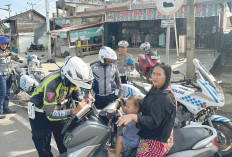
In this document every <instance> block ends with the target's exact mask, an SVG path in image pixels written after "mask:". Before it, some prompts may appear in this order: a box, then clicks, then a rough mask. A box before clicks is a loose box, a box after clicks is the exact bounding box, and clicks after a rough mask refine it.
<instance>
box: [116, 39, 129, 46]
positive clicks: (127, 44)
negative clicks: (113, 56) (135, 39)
mask: <svg viewBox="0 0 232 157" xmlns="http://www.w3.org/2000/svg"><path fill="white" fill-rule="evenodd" d="M118 46H119V47H128V46H129V43H128V42H127V41H126V40H122V41H120V42H119V43H118Z"/></svg>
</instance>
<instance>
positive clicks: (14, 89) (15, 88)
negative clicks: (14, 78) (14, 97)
mask: <svg viewBox="0 0 232 157" xmlns="http://www.w3.org/2000/svg"><path fill="white" fill-rule="evenodd" d="M11 89H12V90H13V92H14V94H18V93H19V92H20V90H19V89H18V87H17V84H16V82H12V85H11Z"/></svg>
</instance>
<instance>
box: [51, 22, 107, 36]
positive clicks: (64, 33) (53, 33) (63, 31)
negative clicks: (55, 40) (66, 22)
mask: <svg viewBox="0 0 232 157" xmlns="http://www.w3.org/2000/svg"><path fill="white" fill-rule="evenodd" d="M103 23H104V22H98V23H92V24H85V25H80V26H72V27H65V28H62V29H58V30H53V31H51V36H60V38H67V32H71V31H78V30H82V31H83V29H86V28H91V27H94V26H97V25H101V24H103ZM98 28H100V27H98ZM71 34H75V33H71Z"/></svg>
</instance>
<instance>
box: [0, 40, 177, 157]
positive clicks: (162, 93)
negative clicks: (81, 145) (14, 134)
mask: <svg viewBox="0 0 232 157" xmlns="http://www.w3.org/2000/svg"><path fill="white" fill-rule="evenodd" d="M8 44H9V40H8V39H7V38H6V37H0V57H1V58H0V106H1V109H2V110H1V114H0V118H4V115H3V114H7V113H15V112H14V111H12V110H10V109H9V107H8V104H9V93H10V84H11V82H10V81H11V73H10V61H11V57H13V56H16V54H14V53H9V52H7V51H6V47H7V46H8ZM118 46H119V54H118V55H117V54H116V53H115V51H114V50H113V49H111V48H110V47H106V46H103V47H102V48H101V49H100V50H99V54H98V56H99V58H98V60H97V61H96V62H94V63H91V64H90V66H88V65H87V64H86V63H85V62H84V61H83V60H82V59H80V58H79V57H77V56H72V57H71V56H68V57H66V58H65V62H64V64H63V66H62V67H61V69H60V71H57V72H54V73H51V74H49V75H48V76H46V77H45V79H44V80H43V81H42V82H41V83H40V84H39V86H38V87H37V88H36V89H35V90H34V92H33V94H32V96H31V98H30V103H29V104H28V108H32V107H33V106H35V116H32V117H29V121H30V124H31V130H32V131H31V133H32V140H33V142H34V145H35V148H36V150H37V151H38V154H39V156H40V157H52V156H53V154H52V152H51V145H50V142H51V137H52V133H53V135H54V138H55V141H56V143H57V147H58V150H59V153H60V154H62V153H64V152H66V151H67V149H66V147H65V146H64V144H63V138H64V135H63V134H61V130H62V128H63V126H64V124H65V123H66V120H67V119H69V118H70V117H72V116H73V115H76V114H77V113H78V112H79V111H80V110H81V109H82V108H83V107H84V106H85V105H86V104H87V103H88V102H89V101H94V104H95V106H96V108H98V109H103V108H104V107H106V106H107V105H108V104H109V103H111V102H113V101H120V102H122V104H123V106H122V108H123V113H121V117H120V118H119V119H118V121H117V122H116V124H117V126H121V125H124V127H125V129H123V131H119V132H118V136H117V142H116V148H115V149H114V150H109V151H108V155H109V156H117V157H119V156H120V152H121V150H122V149H124V148H125V149H127V148H137V156H138V157H140V156H141V157H142V156H165V155H166V154H167V153H168V152H169V151H170V149H171V147H172V146H173V144H174V143H173V126H174V119H175V115H176V99H175V96H174V94H173V93H172V90H171V88H170V78H171V67H170V66H169V65H167V64H165V63H158V64H157V65H155V67H154V70H153V72H152V84H153V86H152V88H151V89H150V91H149V92H148V94H147V95H146V96H145V97H144V98H143V99H141V98H140V97H137V96H132V97H130V98H128V99H127V98H122V89H121V84H122V83H127V77H126V74H125V73H126V70H127V66H128V60H130V61H132V62H131V63H132V65H131V69H132V70H134V68H135V65H134V58H133V56H132V55H130V54H128V53H127V47H128V46H129V44H128V42H127V41H125V40H123V41H120V42H119V43H118ZM80 47H81V43H80V42H79V43H78V45H77V55H80V56H82V52H81V51H80ZM81 89H85V92H84V93H85V96H84V97H81ZM90 89H93V91H94V93H95V97H94V98H89V90H90ZM70 97H72V99H74V100H77V101H78V102H79V103H78V105H77V107H76V108H74V109H71V108H67V107H64V106H63V105H61V104H62V102H63V101H64V100H65V99H67V98H70Z"/></svg>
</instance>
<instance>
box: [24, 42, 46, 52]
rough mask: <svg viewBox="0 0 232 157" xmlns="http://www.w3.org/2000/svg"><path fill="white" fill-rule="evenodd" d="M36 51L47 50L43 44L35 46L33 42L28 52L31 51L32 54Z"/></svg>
mask: <svg viewBox="0 0 232 157" xmlns="http://www.w3.org/2000/svg"><path fill="white" fill-rule="evenodd" d="M34 50H40V51H44V50H45V49H44V46H43V44H40V45H36V44H33V43H32V42H31V45H30V47H29V48H28V51H29V52H32V51H34Z"/></svg>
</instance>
